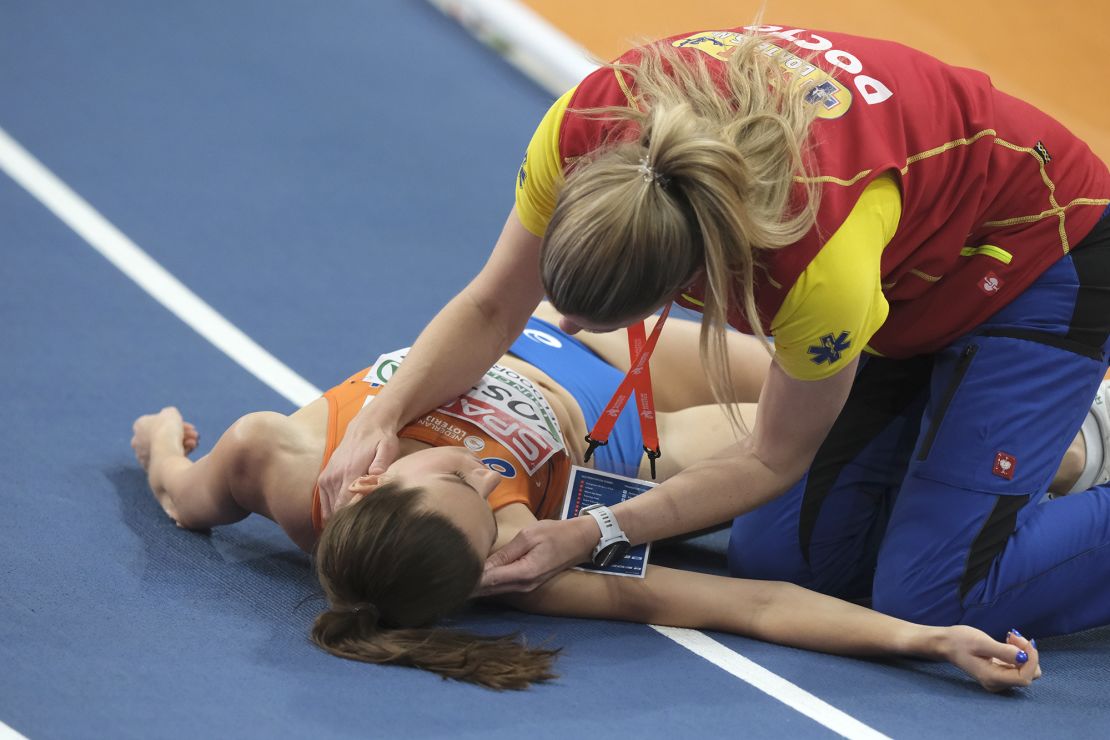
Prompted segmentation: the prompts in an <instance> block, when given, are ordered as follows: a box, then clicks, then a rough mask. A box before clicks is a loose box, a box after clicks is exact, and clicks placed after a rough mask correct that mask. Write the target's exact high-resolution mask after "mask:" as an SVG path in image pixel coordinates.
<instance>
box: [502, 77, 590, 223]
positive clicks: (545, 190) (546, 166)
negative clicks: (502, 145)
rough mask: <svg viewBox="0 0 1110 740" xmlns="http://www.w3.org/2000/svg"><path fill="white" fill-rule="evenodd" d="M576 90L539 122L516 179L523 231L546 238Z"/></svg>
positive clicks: (558, 187) (553, 208) (557, 193)
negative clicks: (561, 137)
mask: <svg viewBox="0 0 1110 740" xmlns="http://www.w3.org/2000/svg"><path fill="white" fill-rule="evenodd" d="M576 89H577V87H574V88H571V89H570V90H569V91H568V92H567V93H566V94H565V95H563V97H561V98H559V99H558V100H556V101H555V103H554V104H553V105H552V106H551V108H550V109H549V110H548V111H547V115H545V116H544V117H543V120H542V121H540V125H539V128H537V129H536V133H535V134H533V135H532V141H531V142H529V144H528V150H527V151H526V152H525V154H524V162H523V163H522V164H521V165H520V171H519V172H518V173H517V177H516V214H517V216H518V217H519V218H520V222H521V223H522V224H524V228H526V229H528V231H530V232H532V233H533V234H535V235H536V236H543V234H544V232H545V231H546V230H547V224H548V222H549V221H550V220H551V214H552V213H553V212H554V211H555V200H556V198H558V197H559V190H560V189H562V187H563V155H562V154H561V153H560V152H559V132H560V131H561V130H562V126H563V116H565V115H566V112H567V106H568V105H569V104H570V98H571V96H572V95H573V94H574V91H575V90H576Z"/></svg>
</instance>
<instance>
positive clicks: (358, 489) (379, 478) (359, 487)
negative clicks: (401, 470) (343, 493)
mask: <svg viewBox="0 0 1110 740" xmlns="http://www.w3.org/2000/svg"><path fill="white" fill-rule="evenodd" d="M388 482H389V478H388V477H386V476H385V475H384V474H383V475H373V474H370V473H367V474H366V475H363V476H361V477H359V478H355V479H354V481H352V482H351V485H349V486H348V487H347V490H348V491H350V492H351V493H355V494H360V495H363V496H365V495H366V494H368V493H370V492H371V491H373V490H374V489H375V488H378V487H379V486H383V485H385V484H386V483H388Z"/></svg>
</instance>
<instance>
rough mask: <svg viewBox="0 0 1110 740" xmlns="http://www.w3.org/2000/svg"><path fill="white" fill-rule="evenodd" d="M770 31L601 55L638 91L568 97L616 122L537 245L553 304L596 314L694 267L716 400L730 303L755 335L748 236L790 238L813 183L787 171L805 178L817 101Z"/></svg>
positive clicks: (620, 315) (800, 227)
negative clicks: (716, 57) (596, 106)
mask: <svg viewBox="0 0 1110 740" xmlns="http://www.w3.org/2000/svg"><path fill="white" fill-rule="evenodd" d="M767 43H768V42H767V39H766V37H761V36H758V35H752V36H748V37H746V38H744V39H743V40H742V41H741V43H740V44H739V45H738V46H736V47H735V51H734V52H733V53H732V55H731V56H730V57H729V61H728V63H727V64H725V65H721V66H718V67H717V68H716V69H713V70H711V69H710V67H709V66H708V65H707V64H706V61H705V59H706V57H705V56H704V55H703V54H702V53H701V52H699V51H694V50H685V51H679V50H678V49H675V48H674V47H672V46H670V45H668V44H654V45H648V46H644V47H641V48H640V52H641V58H640V59H639V61H637V62H636V63H634V64H620V63H617V64H612V65H609V66H610V67H611V68H612V71H613V73H615V74H617V75H618V76H619V77H623V79H624V80H626V81H628V80H630V81H631V83H632V84H631V86H630V88H629V89H630V90H633V91H635V102H636V105H635V106H632V105H630V106H628V107H621V108H604V109H600V110H586V111H577V112H578V113H579V114H581V115H586V116H590V117H592V118H600V119H605V120H607V121H611V122H613V123H614V125H615V131H616V132H617V133H616V135H615V136H614V137H612V138H613V139H614V140H618V141H619V143H611V144H606V145H603V146H602V147H601V148H600V149H599V150H598V151H597V152H595V153H593V154H592V155H591V156H589V157H588V158H587V159H584V160H582V161H581V162H580V164H579V165H578V166H576V167H575V168H574V170H573V171H572V172H571V173H570V175H569V176H568V178H567V182H566V185H565V187H564V188H563V190H562V192H561V193H560V195H559V199H558V202H557V204H556V207H555V211H554V214H553V216H552V219H551V222H550V225H549V226H548V229H547V233H546V235H545V238H544V243H543V251H542V256H541V273H542V279H543V284H544V288H545V289H546V290H547V294H548V296H549V297H550V299H551V302H552V303H553V304H554V305H555V307H556V308H557V309H558V310H559V311H560V312H562V313H564V314H570V315H572V316H577V317H581V318H587V319H590V320H591V321H595V322H597V323H600V324H615V323H623V322H626V321H629V320H632V319H636V318H639V317H640V316H643V315H645V314H647V313H650V312H651V311H653V310H655V309H657V308H659V307H660V306H662V305H664V304H665V303H667V302H669V301H670V300H671V299H672V297H673V296H675V295H676V294H677V293H678V292H679V291H680V290H681V289H682V288H684V287H685V286H687V285H689V284H690V283H691V282H692V281H693V279H694V278H695V277H696V276H697V275H698V273H699V271H700V272H702V273H703V274H704V279H705V307H704V310H703V319H702V329H701V344H700V354H701V358H702V362H703V364H704V365H705V367H706V368H707V369H708V372H709V377H710V383H711V387H712V389H713V394H714V397H715V398H716V399H717V401H718V402H720V403H722V404H726V403H728V402H730V401H731V400H732V398H733V393H732V389H731V386H730V383H729V382H728V379H729V377H730V373H729V363H728V353H727V351H726V331H727V325H728V322H727V315H728V312H729V309H730V308H739V310H740V311H742V313H743V315H744V316H745V318H746V319H747V321H748V323H749V324H750V326H751V327H752V329H753V331H754V332H755V333H756V334H757V335H758V336H760V337H763V338H766V332H765V330H764V327H763V324H762V321H761V320H760V317H759V314H758V312H757V310H756V306H755V299H754V288H753V279H754V273H755V270H756V269H758V264H759V260H758V254H759V250H766V249H778V248H780V247H784V246H787V245H789V244H793V243H794V242H797V241H798V240H799V239H801V238H802V237H803V236H804V235H805V234H806V232H808V231H809V229H810V228H812V227H813V224H814V222H815V218H816V212H817V203H818V191H817V187H816V186H815V185H812V184H808V185H797V184H796V183H809V182H810V180H809V179H808V178H807V177H806V174H807V173H806V166H805V157H804V147H805V142H806V138H807V134H808V131H809V126H810V123H811V122H812V121H813V119H814V117H815V116H816V114H817V106H815V105H813V104H810V103H807V102H806V99H805V98H806V94H807V93H808V91H809V88H808V87H807V86H804V85H801V84H799V83H798V81H797V80H796V79H794V77H793V74H792V72H790V71H789V70H787V69H786V68H785V67H784V66H783V65H781V64H780V63H779V62H778V61H777V57H775V56H769V55H768V54H766V53H765V51H766V50H767V48H768V47H767ZM722 66H723V69H721V67H722ZM628 131H632V132H635V133H638V135H635V133H634V135H633V138H632V140H629V137H628V136H627V135H623V134H624V132H628ZM798 195H803V196H804V197H801V198H799V197H797V196H798ZM792 196H795V197H793V198H792ZM730 411H731V409H730ZM730 417H731V418H732V421H733V425H734V427H736V428H739V427H741V426H742V424H741V423H740V421H739V419H738V418H737V417H736V416H735V415H734V414H732V413H730Z"/></svg>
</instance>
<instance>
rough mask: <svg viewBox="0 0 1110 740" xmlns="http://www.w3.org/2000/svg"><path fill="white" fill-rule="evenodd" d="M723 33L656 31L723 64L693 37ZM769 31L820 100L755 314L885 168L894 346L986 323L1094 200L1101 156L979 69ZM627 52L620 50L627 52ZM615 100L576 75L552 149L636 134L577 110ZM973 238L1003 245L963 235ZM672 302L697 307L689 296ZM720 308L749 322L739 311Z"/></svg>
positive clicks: (847, 41) (880, 345)
mask: <svg viewBox="0 0 1110 740" xmlns="http://www.w3.org/2000/svg"><path fill="white" fill-rule="evenodd" d="M766 28H769V29H771V30H772V31H775V30H778V27H766ZM742 30H743V29H732V30H731V32H738V31H742ZM715 34H716V37H715ZM722 38H725V33H724V32H705V33H699V34H682V35H679V36H674V37H671V38H669V39H664V40H662V41H660V42H658V43H661V44H664V43H672V44H674V45H676V46H678V45H679V44H680V43H682V42H686V46H680V47H679V53H680V55H682V56H684V57H686V58H690V59H694V58H696V57H697V56H700V57H701V58H702V59H703V60H705V61H707V62H708V63H709V65H710V67H711V68H713V67H714V66H717V67H718V68H720V65H722V64H723V62H721V61H718V60H717V59H715V58H713V57H712V56H709V55H708V54H705V53H703V52H702V51H700V50H699V49H708V50H710V51H712V50H713V49H715V48H717V47H721V46H722V44H720V43H719V42H718V41H717V40H716V39H722ZM771 40H772V41H773V42H774V44H775V46H776V47H778V50H777V51H775V50H774V49H770V50H771V51H772V53H773V54H774V55H777V56H778V57H779V58H780V60H781V61H782V62H783V63H784V64H789V65H792V66H798V64H799V63H801V64H805V65H813V66H815V67H816V70H817V71H815V72H814V76H815V77H820V78H821V79H819V80H818V81H817V85H816V86H817V87H820V88H823V92H824V93H825V95H824V97H822V98H821V99H820V100H819V101H818V102H816V103H815V104H817V105H823V106H824V107H825V109H826V111H827V112H826V113H825V114H824V115H825V116H826V117H822V118H818V120H817V121H816V122H815V123H814V124H813V127H812V129H811V135H810V147H809V152H808V156H809V161H810V172H811V174H813V175H816V176H819V177H821V178H823V179H822V180H821V183H822V184H821V202H820V209H819V212H818V216H817V223H816V225H815V226H814V228H813V229H812V230H811V232H810V233H809V234H808V235H807V236H806V237H805V238H803V239H802V240H801V241H799V242H798V243H796V244H793V245H791V246H789V247H786V248H784V249H779V250H774V251H771V250H764V251H761V252H760V254H759V258H758V259H759V260H760V262H761V264H762V267H763V272H764V274H760V272H759V271H757V279H756V305H757V307H758V308H759V311H760V316H761V319H762V321H763V323H764V328H765V329H768V328H769V326H770V322H771V320H772V318H773V317H774V316H775V314H776V313H777V311H778V309H779V307H780V306H781V305H782V303H783V301H784V299H785V298H786V294H787V293H788V292H789V290H790V287H791V286H792V285H793V284H794V282H795V281H796V280H797V278H798V276H799V275H801V273H802V272H803V271H804V270H805V269H806V266H807V265H809V263H810V262H811V261H812V260H813V258H814V256H815V255H816V254H817V253H818V252H819V251H820V249H821V247H822V246H823V244H824V243H825V242H826V241H827V239H828V237H829V236H830V235H832V234H833V233H834V232H835V231H836V230H837V229H838V228H839V227H840V225H841V224H842V223H843V222H844V220H845V219H846V218H847V216H848V214H849V212H850V211H851V209H852V207H853V206H854V205H855V203H856V200H857V199H858V198H859V195H860V193H861V192H862V191H863V189H864V187H866V186H867V184H868V183H870V182H871V181H872V180H873V179H875V178H876V177H877V176H879V175H880V174H882V173H883V172H887V171H893V172H895V173H897V175H896V177H898V178H899V183H900V187H901V190H902V217H901V220H900V222H899V225H898V230H897V233H896V234H895V236H894V238H893V240H892V241H891V242H890V244H888V245H887V247H886V249H885V250H884V252H883V257H882V268H881V272H882V282H883V293H884V294H885V296H886V298H887V300H888V301H889V303H890V314H889V316H888V318H887V320H886V323H885V324H884V325H883V326H882V328H881V329H880V330H879V331H878V333H877V334H876V335H875V336H874V337H872V339H871V340H870V346H871V347H872V348H873V349H874V350H876V351H877V352H879V353H881V354H884V355H888V356H893V357H905V356H910V355H914V354H919V353H922V352H929V351H934V350H936V349H939V348H940V347H943V346H945V345H946V344H948V343H949V342H951V341H952V340H954V339H955V338H957V337H959V336H960V335H962V334H965V333H967V332H968V331H969V330H970V329H972V328H974V327H975V326H977V325H978V324H980V323H982V322H983V321H984V320H985V319H987V318H988V317H989V316H990V315H991V314H993V313H995V312H996V311H998V310H999V309H1001V308H1002V307H1003V306H1004V305H1005V304H1006V303H1008V302H1009V301H1010V300H1012V299H1013V298H1015V297H1016V296H1017V295H1019V294H1020V293H1021V291H1022V290H1024V289H1025V288H1026V287H1028V286H1029V284H1031V283H1032V282H1033V281H1034V280H1035V279H1036V278H1037V277H1038V276H1039V275H1040V274H1041V273H1042V272H1043V271H1044V270H1045V269H1047V268H1048V267H1049V266H1050V265H1051V264H1053V263H1054V262H1055V261H1056V260H1058V259H1060V258H1061V257H1062V256H1063V255H1064V254H1066V253H1067V251H1068V250H1069V249H1070V248H1071V247H1073V246H1074V245H1075V244H1076V243H1077V242H1078V241H1079V240H1080V239H1082V238H1083V236H1085V235H1086V234H1087V233H1088V232H1089V231H1090V230H1091V228H1092V227H1093V226H1094V224H1095V222H1096V221H1097V220H1098V218H1099V217H1100V215H1101V214H1102V212H1103V211H1104V210H1105V209H1106V199H1107V198H1110V172H1108V171H1107V168H1106V166H1105V165H1104V164H1103V163H1102V162H1101V161H1099V160H1098V158H1096V157H1095V155H1094V154H1092V152H1091V151H1090V149H1089V148H1088V147H1087V146H1086V144H1084V143H1083V142H1082V141H1080V140H1079V139H1077V138H1076V137H1075V136H1073V135H1072V134H1071V133H1070V132H1068V131H1067V129H1065V128H1064V127H1063V126H1062V125H1060V124H1059V123H1058V122H1056V121H1054V120H1053V119H1052V118H1050V117H1049V116H1047V115H1045V114H1044V113H1042V112H1040V111H1038V110H1037V109H1035V108H1033V107H1032V106H1030V105H1028V104H1026V103H1023V102H1021V101H1020V100H1017V99H1015V98H1013V97H1011V96H1009V95H1006V94H1005V93H1002V92H999V91H998V90H995V89H994V87H992V85H991V82H990V79H989V78H988V77H987V76H986V75H985V74H983V73H981V72H976V71H974V70H970V69H964V68H961V67H953V66H949V65H947V64H944V63H942V62H940V61H938V60H937V59H935V58H933V57H931V56H929V55H927V54H924V53H922V52H919V51H915V50H913V49H909V48H907V47H905V46H901V45H899V44H895V43H892V42H888V41H878V40H874V39H867V38H861V37H857V36H849V35H846V34H841V33H826V32H824V31H804V30H795V29H791V28H790V27H785V29H783V30H780V31H778V37H777V38H775V37H773V38H772V39H771ZM636 54H637V53H636V52H629V53H628V54H625V56H623V57H621V60H620V61H622V62H634V61H635V58H636ZM820 70H824V71H826V72H829V73H832V79H831V80H828V79H827V77H825V76H824V75H822V74H821V71H820ZM624 82H625V83H628V82H629V81H628V80H627V79H626V80H624ZM627 102H628V101H627V97H626V95H625V92H624V91H623V90H622V89H621V83H620V82H618V79H617V76H616V75H615V74H614V73H613V72H612V71H611V70H609V69H606V68H602V69H600V70H598V71H596V72H594V73H592V74H591V75H589V76H588V77H586V79H585V80H583V82H582V83H581V85H579V87H578V89H577V91H576V92H575V94H574V96H573V97H572V99H571V101H570V107H569V110H568V113H567V115H566V118H565V119H564V121H563V126H562V130H561V133H560V152H561V153H562V155H563V157H564V161H565V162H567V163H568V165H572V164H573V162H574V159H575V158H576V157H579V156H581V155H583V154H586V153H588V152H591V151H593V150H594V149H595V148H597V147H598V146H599V145H600V144H602V143H603V142H604V141H606V140H611V139H614V138H618V139H619V138H630V137H634V136H635V132H634V131H627V130H625V131H621V130H616V129H614V124H613V123H612V122H599V121H597V120H591V119H589V118H588V117H583V116H581V115H577V114H576V113H575V109H582V108H593V107H599V106H608V105H626V104H627ZM1085 200H1092V201H1096V202H1093V203H1086V202H1084V201H1085ZM1099 200H1101V201H1102V202H1101V204H1100V203H1098V202H1097V201H1099ZM1077 201H1078V202H1077ZM1065 207H1066V208H1065ZM983 245H990V246H994V247H998V248H1000V249H1001V250H1004V251H1002V252H1000V251H998V250H980V251H979V252H976V253H969V251H970V250H969V249H967V248H975V247H980V246H983ZM961 251H963V252H964V253H963V254H962V253H961ZM1005 253H1009V254H1010V255H1012V259H1010V261H1009V263H1008V264H1006V263H1005V262H1004V261H1003V260H1000V259H998V257H999V256H1001V257H1003V258H1005ZM992 255H993V256H992ZM700 291H701V286H694V287H693V289H692V290H691V291H688V294H689V295H690V296H691V297H693V298H694V299H698V300H700V299H701V298H702V293H701V292H700ZM678 302H679V304H680V305H684V306H687V307H689V308H695V309H697V303H696V302H690V301H687V300H684V299H682V298H678ZM729 321H730V323H731V324H732V325H733V326H734V327H736V328H737V329H739V330H741V331H750V330H751V328H750V327H749V326H748V325H747V322H746V321H745V320H744V318H743V316H742V315H741V314H740V312H739V311H738V310H733V311H732V312H731V313H730V317H729Z"/></svg>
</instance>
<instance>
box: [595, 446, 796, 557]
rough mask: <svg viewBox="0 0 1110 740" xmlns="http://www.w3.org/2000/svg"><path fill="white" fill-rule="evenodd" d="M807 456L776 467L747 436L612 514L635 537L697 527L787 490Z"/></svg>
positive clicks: (671, 534)
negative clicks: (768, 463) (756, 451)
mask: <svg viewBox="0 0 1110 740" xmlns="http://www.w3.org/2000/svg"><path fill="white" fill-rule="evenodd" d="M808 462H809V460H808V459H805V460H804V461H800V463H801V464H799V465H795V466H791V467H789V468H786V469H780V470H772V469H771V468H769V467H767V466H766V465H765V464H764V463H763V462H762V461H761V460H760V459H759V458H758V457H757V456H756V455H755V454H754V452H753V450H752V447H751V444H750V443H749V442H748V440H745V441H742V442H739V443H737V444H734V445H731V446H729V447H727V448H725V449H724V450H722V451H720V452H718V453H717V454H715V455H713V456H712V457H709V458H706V459H705V460H702V461H701V462H699V463H697V464H695V465H693V466H691V467H690V468H688V469H687V470H684V471H683V472H681V473H679V474H678V475H676V476H674V477H673V478H670V479H669V480H667V481H665V482H663V483H662V484H660V485H659V486H657V487H656V488H654V489H652V490H650V491H647V492H645V493H643V494H641V495H639V496H637V497H636V498H634V499H631V500H629V501H625V502H624V503H621V504H617V505H616V506H614V507H613V514H614V516H616V518H617V521H618V522H619V523H620V526H621V529H623V530H624V532H625V534H627V535H628V537H629V539H630V540H631V541H632V542H633V543H640V542H654V541H657V540H662V539H667V538H669V537H675V536H678V535H683V534H688V533H690V532H697V531H700V530H703V529H707V528H709V527H713V526H716V525H718V524H722V523H724V522H727V521H729V520H731V519H734V518H735V517H738V516H740V515H741V514H745V513H747V512H749V511H751V510H752V509H755V508H757V507H759V506H761V505H763V504H765V503H767V502H768V501H771V500H773V499H775V498H776V497H778V496H780V495H782V493H783V492H784V491H786V489H787V488H789V487H790V486H791V485H793V484H794V483H795V482H796V481H797V480H799V479H800V478H801V476H802V475H803V474H804V472H805V469H806V465H807V464H808Z"/></svg>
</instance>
